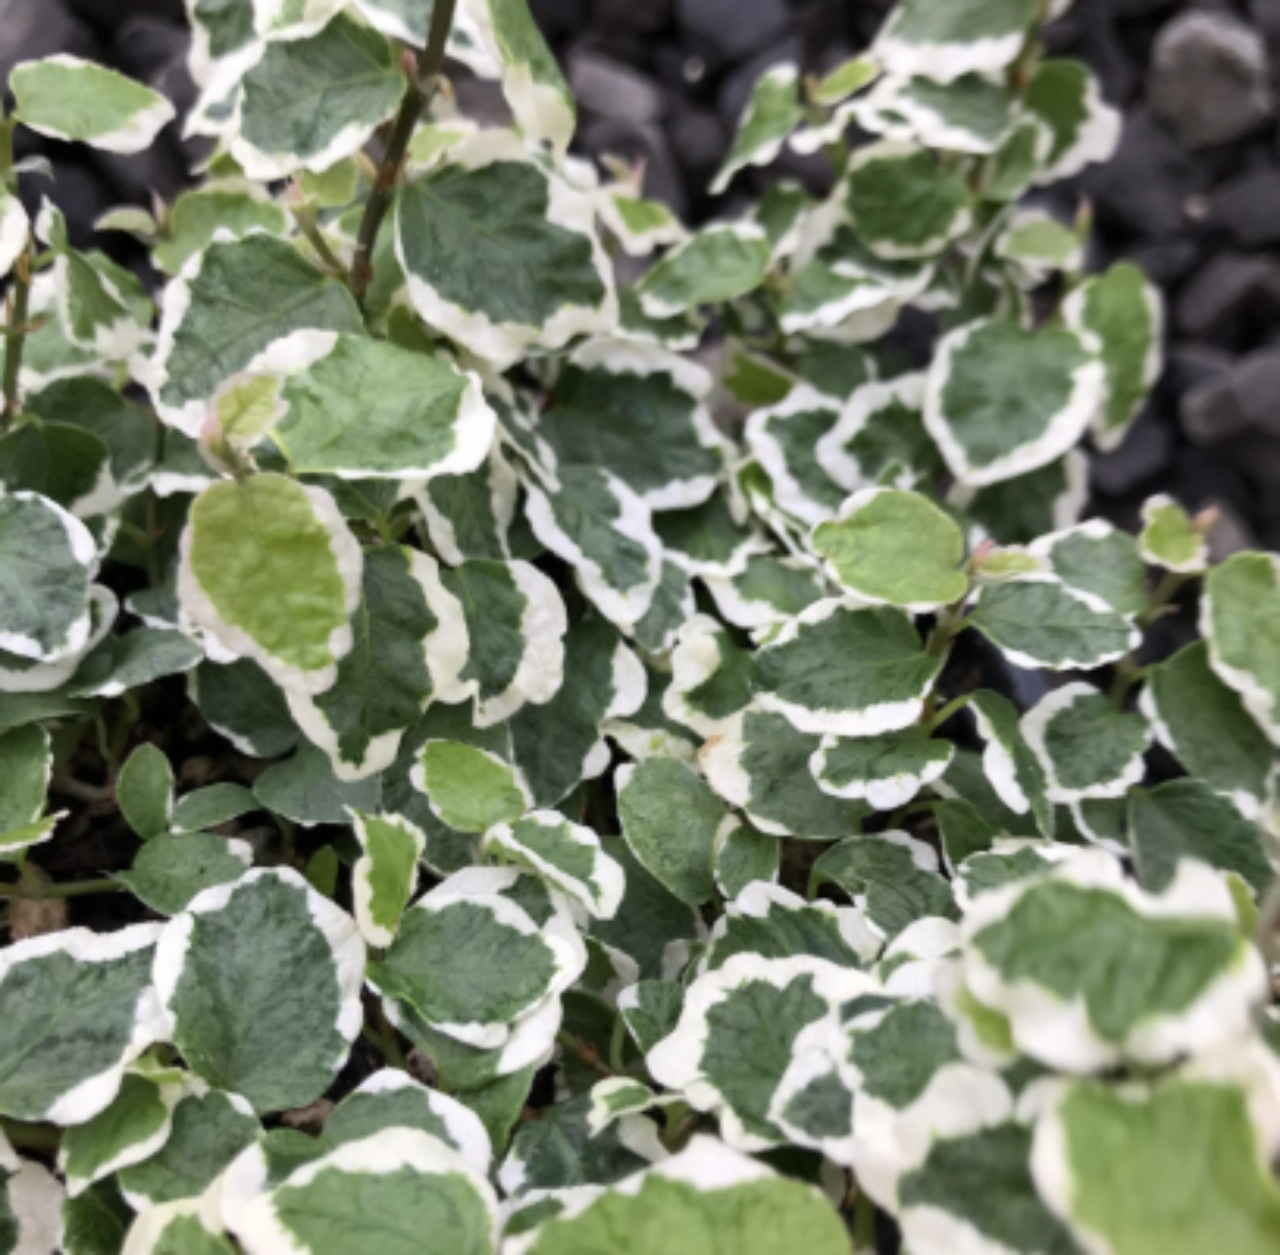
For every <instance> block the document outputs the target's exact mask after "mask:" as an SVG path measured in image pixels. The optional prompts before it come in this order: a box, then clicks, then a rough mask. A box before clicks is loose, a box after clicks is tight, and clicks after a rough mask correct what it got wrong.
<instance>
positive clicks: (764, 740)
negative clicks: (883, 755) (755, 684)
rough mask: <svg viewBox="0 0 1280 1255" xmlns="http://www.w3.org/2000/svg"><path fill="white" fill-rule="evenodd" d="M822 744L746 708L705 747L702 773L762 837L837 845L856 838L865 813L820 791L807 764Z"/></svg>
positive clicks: (783, 721)
mask: <svg viewBox="0 0 1280 1255" xmlns="http://www.w3.org/2000/svg"><path fill="white" fill-rule="evenodd" d="M820 743H821V742H820V738H819V737H817V736H814V735H810V734H808V733H804V732H797V731H796V729H795V728H794V727H792V725H791V724H790V723H789V722H788V721H787V719H786V718H785V717H784V716H782V715H778V714H770V713H768V712H766V711H761V710H754V709H750V708H749V709H747V710H746V711H744V712H741V713H739V714H736V715H734V716H733V717H732V718H730V719H728V720H726V721H725V723H724V725H723V728H722V730H721V731H720V732H718V733H717V734H716V735H714V736H713V737H712V738H711V739H710V740H709V741H708V742H707V744H706V745H705V746H703V748H702V751H701V760H702V769H703V770H704V771H705V772H706V775H707V782H708V783H709V784H710V785H711V787H712V788H713V789H715V791H716V792H717V793H718V794H720V796H721V797H722V798H724V800H725V801H726V802H728V803H729V804H730V805H732V806H737V807H739V808H740V809H741V810H743V811H745V812H746V815H747V817H748V818H749V819H750V820H751V822H752V823H753V824H755V826H756V827H757V828H759V829H760V830H761V831H762V832H767V833H772V834H773V835H775V836H779V837H787V836H794V837H802V838H805V839H807V840H819V841H826V840H835V839H837V838H840V837H847V836H850V835H851V834H852V833H855V832H857V831H858V830H859V826H860V821H861V819H862V817H863V816H864V815H865V814H866V813H867V812H866V808H865V807H864V806H862V805H861V804H859V803H857V802H848V801H844V800H842V799H840V798H834V797H831V796H830V795H829V794H827V793H824V792H823V791H822V790H821V789H820V788H818V785H817V782H816V781H815V780H814V778H813V775H812V774H811V773H810V771H809V760H810V759H811V758H812V757H813V755H814V753H815V752H816V751H817V749H818V747H819V745H820Z"/></svg>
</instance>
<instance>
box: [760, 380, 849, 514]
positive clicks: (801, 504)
mask: <svg viewBox="0 0 1280 1255" xmlns="http://www.w3.org/2000/svg"><path fill="white" fill-rule="evenodd" d="M839 418H840V406H839V405H838V404H837V403H836V402H835V401H834V400H833V399H832V398H831V397H827V396H823V395H822V394H821V393H819V392H817V391H815V390H814V389H813V388H811V387H809V386H808V385H807V384H800V385H799V386H797V387H795V388H792V389H791V390H790V392H789V393H788V395H787V396H786V397H785V398H783V400H781V401H780V402H778V403H777V404H776V405H771V406H769V407H768V408H767V409H763V410H756V411H755V412H754V413H753V414H752V415H751V416H750V417H749V418H748V419H747V427H746V437H747V444H748V445H749V446H750V448H751V452H752V453H754V454H755V456H756V458H757V459H758V460H759V462H760V465H761V466H762V467H763V468H764V470H765V473H766V474H767V475H768V476H769V481H770V483H771V484H772V486H773V499H774V501H775V502H776V503H777V505H778V507H779V508H780V509H782V510H785V511H786V512H787V513H788V514H791V515H794V516H795V518H797V519H799V520H800V521H801V522H803V523H806V524H808V525H810V526H812V525H814V524H817V523H821V522H823V520H825V519H830V518H833V517H834V516H835V513H836V511H837V510H838V509H839V507H840V503H841V502H842V501H843V500H844V497H845V494H844V491H843V490H842V489H841V487H840V486H839V485H838V484H837V483H836V482H835V480H834V479H833V478H832V477H831V475H830V474H829V473H828V472H827V469H826V466H825V464H824V462H823V460H822V458H821V456H820V455H819V449H820V448H821V443H822V441H823V440H824V439H825V438H826V437H827V436H828V435H829V434H830V432H831V431H832V430H833V429H834V428H835V426H836V425H837V423H838V422H839Z"/></svg>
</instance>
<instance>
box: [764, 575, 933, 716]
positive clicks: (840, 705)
mask: <svg viewBox="0 0 1280 1255" xmlns="http://www.w3.org/2000/svg"><path fill="white" fill-rule="evenodd" d="M940 670H941V660H940V659H938V658H935V657H933V656H931V655H929V654H927V653H926V652H925V649H924V645H923V643H922V642H921V640H920V637H919V634H918V633H917V632H916V629H915V627H914V626H913V625H912V622H911V619H910V617H909V616H908V615H906V614H904V613H903V612H902V611H901V610H897V609H893V608H889V607H873V608H870V609H852V608H850V607H848V606H846V605H845V604H844V603H843V602H841V601H839V600H831V601H823V602H818V603H817V604H816V605H814V606H811V607H810V608H809V609H808V610H806V611H804V612H803V613H802V614H801V615H800V616H799V617H798V618H796V619H793V620H792V621H791V622H790V623H789V624H787V626H786V627H784V628H783V629H782V630H781V631H780V632H779V633H778V634H777V635H776V636H775V637H774V638H773V639H772V640H771V641H770V642H769V643H768V644H767V645H765V646H764V647H762V648H761V649H760V650H759V651H758V652H757V653H756V656H755V661H754V667H753V671H752V677H751V682H752V687H753V689H754V690H755V699H756V703H757V704H758V705H759V706H760V707H762V708H763V709H764V710H767V711H770V712H773V713H775V714H779V715H783V716H785V717H786V718H787V719H788V720H789V721H790V722H791V723H793V724H794V725H795V726H796V728H798V729H799V730H800V731H802V732H809V733H815V734H817V735H820V736H821V735H827V734H830V735H833V736H876V735H878V734H880V733H882V732H894V731H897V730H898V729H899V728H905V727H908V726H910V725H911V724H913V723H915V722H916V721H917V720H918V719H919V718H920V715H921V713H922V711H923V708H924V706H923V703H924V699H925V697H926V696H927V695H928V693H929V692H930V690H931V689H932V687H933V682H934V680H935V679H936V678H937V676H938V673H939V671H940Z"/></svg>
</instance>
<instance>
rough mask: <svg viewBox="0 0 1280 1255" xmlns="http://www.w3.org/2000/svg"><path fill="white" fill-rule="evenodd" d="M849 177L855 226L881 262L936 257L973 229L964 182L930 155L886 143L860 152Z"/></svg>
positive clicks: (849, 202)
mask: <svg viewBox="0 0 1280 1255" xmlns="http://www.w3.org/2000/svg"><path fill="white" fill-rule="evenodd" d="M848 171H849V173H848V178H847V199H846V202H845V203H846V206H847V208H848V211H849V218H850V221H851V222H852V224H853V227H854V230H855V231H856V232H857V233H858V238H859V239H860V240H861V241H862V243H863V244H865V245H866V247H867V248H869V249H870V250H871V251H872V252H873V253H875V254H876V255H877V256H878V257H883V258H885V259H886V260H889V261H910V260H915V259H917V258H926V257H934V256H936V255H937V254H938V253H940V252H941V251H942V250H943V249H944V248H946V246H947V245H948V244H950V243H952V242H953V241H954V240H956V239H958V238H959V237H960V236H962V235H964V233H965V232H966V231H968V230H969V227H970V226H971V225H972V222H973V216H972V213H971V211H970V208H969V195H968V192H967V191H966V189H965V185H964V183H963V181H962V180H961V179H960V178H959V177H958V176H957V175H956V174H954V173H952V172H951V171H950V170H948V169H947V168H946V167H945V166H944V165H943V164H942V163H941V162H940V161H939V160H938V158H937V157H935V156H934V154H933V153H931V152H930V151H929V150H928V149H925V148H917V147H916V146H915V145H913V144H905V143H900V142H897V141H894V140H882V141H881V142H880V143H878V144H870V145H868V146H867V147H865V148H860V149H858V150H857V151H856V152H855V153H854V154H853V157H852V158H851V160H850V162H849V167H848Z"/></svg>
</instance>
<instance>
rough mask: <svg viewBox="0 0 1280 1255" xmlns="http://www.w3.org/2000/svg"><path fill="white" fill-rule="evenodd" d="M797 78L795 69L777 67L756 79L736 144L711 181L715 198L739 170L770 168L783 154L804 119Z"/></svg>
mask: <svg viewBox="0 0 1280 1255" xmlns="http://www.w3.org/2000/svg"><path fill="white" fill-rule="evenodd" d="M796 78H797V74H796V68H795V66H793V65H776V66H774V67H773V68H772V69H769V70H766V71H765V73H764V74H762V75H761V76H760V78H758V79H757V80H756V85H755V87H753V88H752V90H751V99H750V100H749V101H748V102H747V107H746V109H745V110H744V111H743V114H742V117H741V118H740V119H739V122H738V133H737V135H736V136H735V137H734V140H733V145H732V146H731V147H730V149H729V152H728V154H727V155H726V156H725V159H724V161H723V162H721V165H720V169H719V171H718V172H717V173H716V177H715V178H714V179H713V180H712V181H711V194H712V196H718V195H720V193H721V192H723V191H724V190H725V189H726V188H727V187H728V186H729V183H730V181H731V180H732V179H733V176H734V175H735V174H737V172H738V171H739V170H742V169H745V168H746V167H747V166H767V165H768V164H769V163H770V162H771V161H773V159H774V158H775V157H776V156H777V155H778V153H779V152H781V151H782V145H783V142H784V141H785V140H786V138H787V136H788V135H790V134H791V132H792V131H793V130H795V128H796V127H797V126H798V125H799V124H800V122H801V120H802V118H803V116H804V115H803V113H802V111H801V108H800V102H799V99H798V95H797V92H796Z"/></svg>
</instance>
